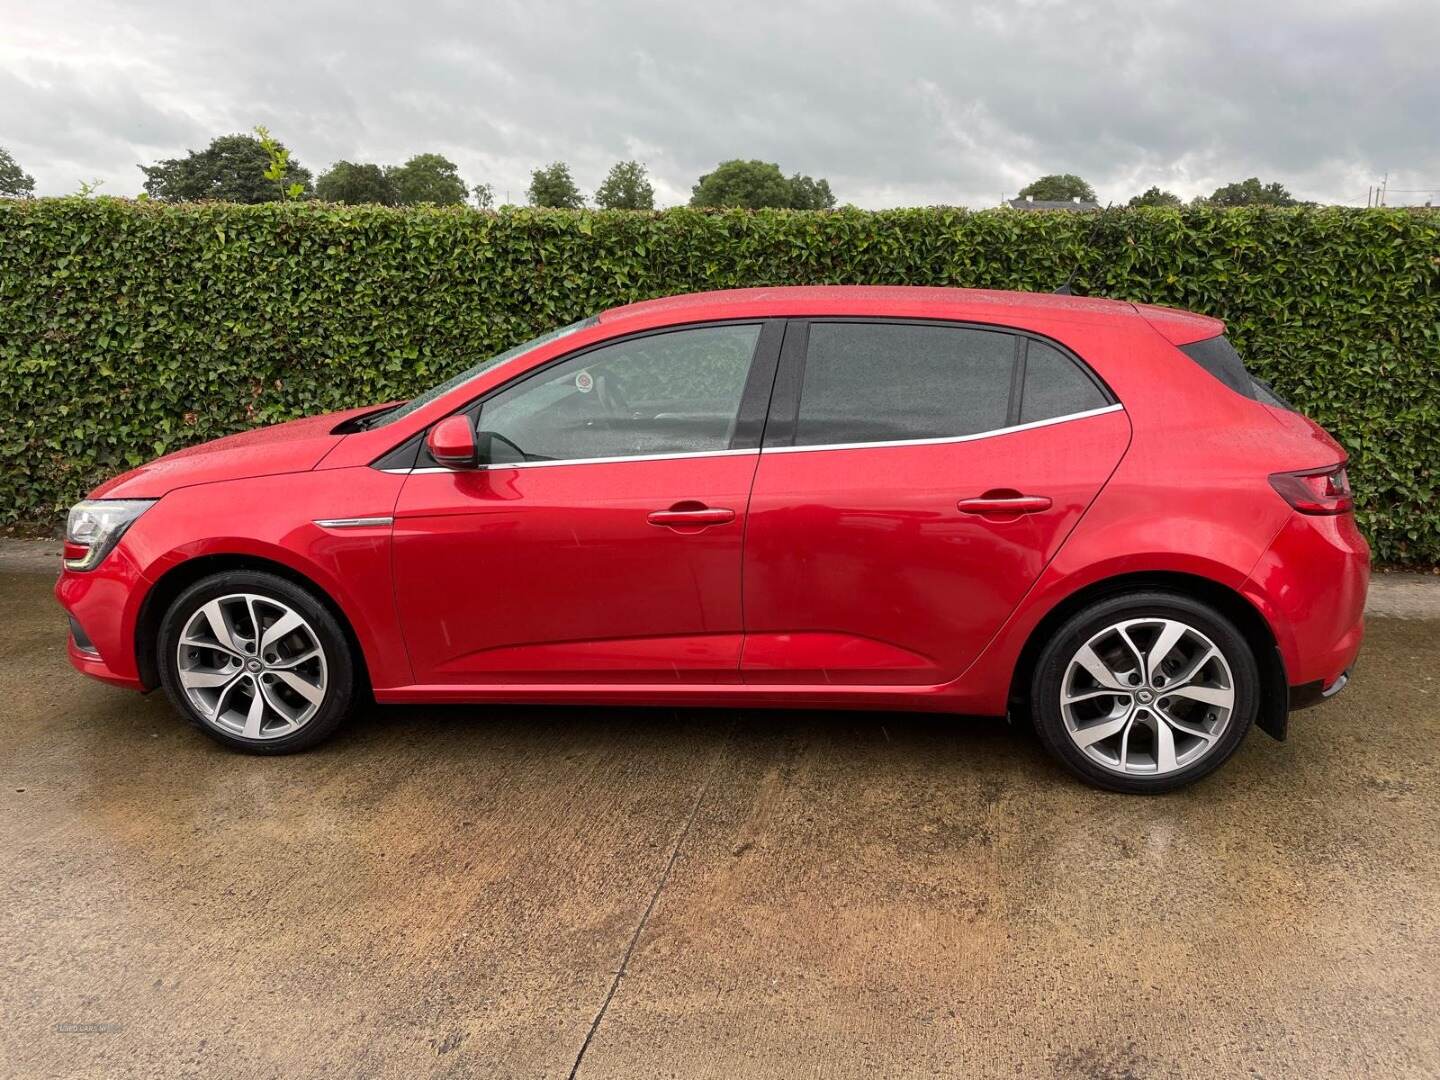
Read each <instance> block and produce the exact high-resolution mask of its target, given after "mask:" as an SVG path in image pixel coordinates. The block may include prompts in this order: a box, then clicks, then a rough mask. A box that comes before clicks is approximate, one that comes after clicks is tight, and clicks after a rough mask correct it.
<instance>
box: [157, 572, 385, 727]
mask: <svg viewBox="0 0 1440 1080" xmlns="http://www.w3.org/2000/svg"><path fill="white" fill-rule="evenodd" d="M159 661H160V681H161V683H162V684H163V685H164V687H165V693H166V696H168V697H169V699H170V701H171V703H172V704H173V705H174V706H175V707H176V708H177V709H178V710H179V711H180V712H182V713H184V714H185V715H186V716H187V717H189V719H190V720H191V722H192V723H194V724H195V725H196V726H197V727H199V728H200V729H201V730H202V731H204V732H205V734H207V735H209V736H210V737H211V738H213V739H215V740H217V741H218V742H221V743H224V744H225V745H226V746H229V747H233V748H234V749H237V750H244V751H246V752H247V753H252V754H286V753H291V752H293V751H296V750H304V749H306V748H308V747H311V746H314V745H315V744H316V743H318V742H320V741H321V740H323V739H325V738H327V737H329V736H330V735H331V734H332V733H333V732H334V731H335V729H336V728H337V727H339V726H340V724H341V722H342V721H343V720H344V719H345V717H346V715H347V714H348V713H349V711H350V706H351V702H352V701H353V700H354V699H355V683H356V665H355V661H354V658H353V656H352V655H351V650H350V644H349V642H348V641H347V640H346V638H345V634H344V631H343V630H342V629H341V627H340V624H339V623H338V622H337V621H336V619H335V616H334V615H332V614H331V613H330V611H329V610H328V609H327V608H326V607H325V606H324V605H323V604H322V603H320V602H319V601H318V600H317V599H316V598H315V597H314V596H312V595H311V594H310V593H309V592H307V591H306V590H304V589H302V588H300V587H299V586H298V585H296V584H294V583H293V582H291V581H287V580H286V579H285V578H282V577H279V576H277V575H275V574H267V573H263V572H260V571H249V570H243V571H228V572H225V573H220V574H215V575H213V576H211V577H207V578H204V579H202V580H200V581H198V582H196V583H195V584H194V585H191V586H190V587H189V588H188V589H186V590H185V591H184V592H182V593H181V594H180V595H179V596H178V597H176V599H175V602H174V603H173V604H171V605H170V609H169V610H168V611H167V612H166V613H165V617H164V619H163V620H161V623H160V641H159Z"/></svg>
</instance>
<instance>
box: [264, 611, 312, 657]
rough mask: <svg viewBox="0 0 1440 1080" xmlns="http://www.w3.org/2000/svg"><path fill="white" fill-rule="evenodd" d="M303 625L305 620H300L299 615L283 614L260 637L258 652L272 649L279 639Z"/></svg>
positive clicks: (288, 612) (289, 612) (291, 612)
mask: <svg viewBox="0 0 1440 1080" xmlns="http://www.w3.org/2000/svg"><path fill="white" fill-rule="evenodd" d="M257 625H258V624H257ZM304 625H305V620H304V619H302V618H300V616H299V615H296V614H295V612H293V611H287V612H285V614H284V615H281V616H280V618H278V619H276V620H275V622H274V624H273V625H271V626H270V628H269V629H267V630H266V631H265V633H264V634H263V635H262V636H261V638H260V651H261V652H262V653H263V652H265V651H266V650H267V649H270V648H273V647H274V645H275V644H276V643H277V642H278V641H280V639H281V638H283V637H285V636H286V635H287V634H291V633H293V632H294V631H296V630H298V629H300V627H302V626H304Z"/></svg>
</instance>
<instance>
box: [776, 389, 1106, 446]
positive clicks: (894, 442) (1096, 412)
mask: <svg viewBox="0 0 1440 1080" xmlns="http://www.w3.org/2000/svg"><path fill="white" fill-rule="evenodd" d="M1124 411H1125V406H1123V405H1121V404H1120V403H1119V402H1118V401H1117V402H1116V403H1115V404H1114V405H1106V406H1104V407H1103V408H1099V409H1086V410H1085V411H1084V412H1077V413H1066V414H1065V415H1064V416H1051V417H1048V418H1046V419H1044V420H1031V421H1030V422H1029V423H1028V424H1011V425H1010V426H1009V427H1001V428H992V429H991V430H990V431H977V432H975V433H974V434H973V435H942V436H939V437H937V438H932V439H887V440H884V441H877V442H852V443H816V444H815V445H813V446H766V447H764V448H763V450H762V452H763V453H766V454H808V453H812V452H814V451H816V450H869V449H872V448H874V447H877V446H943V445H946V444H948V443H964V442H975V441H976V440H977V439H993V438H995V437H996V436H998V435H1011V434H1014V433H1015V432H1017V431H1030V430H1031V429H1033V428H1042V427H1049V426H1050V425H1052V424H1064V423H1067V422H1069V421H1071V420H1084V419H1086V418H1087V417H1091V416H1102V415H1104V414H1105V413H1112V412H1124Z"/></svg>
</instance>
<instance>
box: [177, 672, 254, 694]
mask: <svg viewBox="0 0 1440 1080" xmlns="http://www.w3.org/2000/svg"><path fill="white" fill-rule="evenodd" d="M178 674H179V676H180V681H181V682H182V683H184V684H185V685H186V686H188V687H191V688H192V689H195V690H212V689H214V688H215V687H217V686H225V685H227V684H229V683H230V682H232V681H233V680H235V679H238V678H239V677H240V676H241V674H243V673H242V672H239V671H235V670H233V669H231V670H228V671H205V670H203V669H201V668H181V669H180V671H179V672H178Z"/></svg>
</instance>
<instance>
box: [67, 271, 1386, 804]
mask: <svg viewBox="0 0 1440 1080" xmlns="http://www.w3.org/2000/svg"><path fill="white" fill-rule="evenodd" d="M1223 335H1224V325H1223V324H1222V323H1220V322H1217V321H1216V320H1214V319H1209V318H1204V317H1201V316H1197V315H1190V314H1185V313H1183V312H1179V311H1172V310H1168V309H1163V308H1150V307H1144V306H1141V305H1136V304H1129V303H1122V302H1118V301H1111V300H1087V299H1077V298H1072V297H1064V296H1046V295H1030V294H1019V293H1001V292H978V291H969V290H960V289H918V288H846V287H835V288H830V287H826V288H789V289H778V288H777V289H754V290H743V291H737V292H721V293H710V294H703V295H696V296H682V297H675V298H672V299H666V300H656V301H651V302H647V303H641V304H634V305H632V306H629V307H622V308H616V309H614V310H611V311H607V312H604V313H603V314H601V315H599V316H597V317H594V318H590V319H586V320H584V321H582V322H578V323H575V324H573V325H571V326H567V327H565V328H563V329H560V330H556V331H554V332H553V333H550V334H546V335H544V336H543V337H540V338H537V339H535V340H534V341H530V342H527V343H525V344H524V345H520V346H518V347H516V348H515V349H512V350H511V351H509V352H507V353H504V354H502V355H501V356H497V357H493V358H491V359H489V360H486V361H484V362H483V363H480V364H478V365H476V366H475V367H473V368H470V369H469V370H467V371H465V372H462V373H461V374H460V375H459V376H457V377H456V378H454V379H452V380H450V381H449V382H447V383H445V384H443V385H441V386H438V387H436V388H434V389H433V390H431V391H429V392H428V393H425V394H422V395H421V396H420V397H418V398H416V399H415V400H413V401H409V402H406V403H404V404H400V405H390V406H386V407H383V408H375V407H370V408H366V409H356V410H353V411H351V412H347V413H341V414H338V415H332V416H324V417H315V418H312V419H307V420H298V421H295V422H293V423H289V424H282V425H280V426H278V427H273V428H268V429H264V430H258V431H252V432H248V433H245V434H241V435H235V436H231V437H229V438H225V439H220V440H218V441H216V442H212V443H208V444H206V445H204V446H198V447H194V448H192V449H189V450H184V451H181V452H180V453H176V454H171V455H169V456H167V457H163V458H160V459H159V460H158V461H155V462H152V463H151V464H149V465H145V466H142V467H141V468H139V469H136V470H134V471H133V472H130V473H126V474H125V475H124V476H120V477H118V478H116V479H114V480H112V481H110V482H109V483H107V484H104V485H102V486H101V487H100V488H98V489H97V490H95V491H94V492H93V493H92V494H91V496H90V498H89V499H87V500H86V501H85V502H83V503H81V504H79V505H78V506H76V507H75V508H74V510H72V511H71V515H70V522H69V535H68V538H67V543H66V548H65V568H64V571H63V573H62V574H61V577H60V581H59V584H58V585H57V586H56V595H57V596H58V597H59V600H60V603H61V604H62V605H63V606H64V607H65V609H66V611H67V612H68V613H69V614H70V620H71V621H70V628H71V636H70V644H69V654H70V659H71V662H72V663H73V664H74V665H75V666H76V667H77V668H79V669H80V670H81V671H83V672H85V673H87V674H90V675H94V676H96V677H98V678H101V679H105V680H107V681H109V682H113V683H118V684H120V685H122V686H127V687H132V688H135V689H145V690H148V689H151V688H153V687H156V686H164V688H165V691H166V693H167V694H168V695H169V696H170V699H171V700H172V701H173V702H174V704H175V706H176V708H178V709H179V710H180V711H181V712H183V713H184V714H185V715H187V716H188V717H189V718H190V719H191V720H192V721H194V722H195V723H196V724H197V725H198V726H199V727H200V728H201V729H202V730H204V731H205V732H206V733H207V734H209V735H211V736H213V737H214V738H216V739H218V740H220V741H221V742H223V743H225V744H226V745H228V746H232V747H236V748H238V749H242V750H249V751H253V752H259V753H282V752H286V751H291V750H299V749H301V748H304V747H308V746H311V745H313V744H315V743H317V742H319V741H320V740H321V739H323V738H325V737H326V736H328V735H330V734H331V733H332V732H333V731H334V730H335V729H336V728H337V727H338V726H339V725H340V723H341V722H342V721H343V720H344V719H345V717H346V715H347V714H348V713H349V712H350V711H351V709H352V708H353V706H354V705H355V703H356V702H357V701H359V700H360V699H361V698H362V697H363V696H365V695H373V696H374V698H375V699H376V700H377V701H380V702H502V701H503V702H597V703H599V702H604V703H610V704H633V705H658V704H669V705H681V704H683V705H730V706H736V705H750V706H757V707H771V706H804V707H808V708H815V707H821V708H824V707H832V708H870V709H925V710H933V711H943V712H951V713H964V714H972V715H1002V714H1005V713H1007V712H1017V711H1019V712H1028V713H1029V714H1030V715H1031V716H1032V717H1033V720H1034V723H1035V726H1036V728H1037V730H1038V731H1039V733H1040V736H1041V738H1042V739H1043V740H1044V742H1045V744H1046V745H1047V746H1048V747H1049V748H1050V750H1052V751H1053V752H1054V754H1055V755H1056V756H1057V757H1058V758H1059V759H1060V760H1061V761H1062V762H1063V763H1065V764H1066V765H1068V766H1069V767H1070V768H1071V769H1073V770H1074V771H1075V772H1077V773H1079V774H1080V775H1081V776H1083V777H1085V778H1086V779H1088V780H1090V781H1092V782H1094V783H1096V784H1099V785H1102V786H1105V787H1110V788H1115V789H1119V790H1124V791H1146V792H1149V791H1161V790H1165V789H1168V788H1173V787H1176V786H1178V785H1180V784H1184V783H1187V782H1188V781H1191V780H1194V779H1195V778H1196V777H1199V776H1202V775H1204V774H1205V773H1207V772H1209V771H1210V770H1212V769H1214V768H1216V767H1217V766H1218V765H1220V764H1221V763H1222V762H1223V761H1224V760H1225V759H1226V758H1227V757H1229V756H1230V754H1231V753H1232V752H1234V750H1235V748H1236V747H1237V746H1238V745H1239V743H1240V741H1241V739H1242V738H1243V737H1244V736H1245V733H1246V732H1247V731H1248V730H1249V729H1250V727H1251V725H1252V724H1256V725H1258V726H1259V727H1261V728H1262V729H1263V730H1265V731H1267V732H1269V733H1270V734H1272V735H1274V736H1276V737H1281V738H1283V737H1284V734H1285V730H1286V723H1287V715H1288V712H1289V710H1291V709H1294V708H1296V707H1298V706H1300V705H1304V704H1310V703H1313V702H1315V701H1319V700H1321V699H1322V698H1325V697H1328V696H1329V695H1331V694H1333V693H1335V692H1336V691H1338V690H1339V689H1340V688H1341V687H1342V686H1343V685H1344V684H1345V681H1346V678H1347V671H1348V669H1349V667H1350V665H1351V663H1352V662H1353V661H1354V659H1355V655H1356V652H1357V651H1358V649H1359V647H1360V639H1361V632H1362V612H1363V609H1364V605H1365V589H1366V583H1367V580H1368V573H1369V571H1368V565H1369V551H1368V549H1367V547H1366V545H1365V541H1364V540H1363V539H1362V538H1361V536H1360V534H1359V532H1358V531H1357V529H1356V527H1355V520H1354V515H1353V513H1352V512H1351V496H1350V491H1349V488H1348V486H1347V482H1346V477H1345V469H1344V463H1345V454H1344V452H1343V451H1342V450H1341V448H1340V447H1339V446H1338V445H1337V444H1336V443H1335V441H1334V440H1333V439H1331V438H1330V437H1329V436H1328V435H1326V434H1325V432H1324V431H1322V430H1321V429H1320V428H1319V427H1317V426H1316V425H1315V424H1314V423H1312V422H1311V421H1309V420H1307V419H1305V418H1304V417H1303V416H1300V415H1298V414H1297V413H1295V412H1294V411H1292V410H1291V409H1289V408H1288V407H1287V406H1286V405H1285V404H1284V402H1282V401H1280V400H1279V399H1278V398H1277V397H1276V396H1275V395H1274V394H1273V393H1272V392H1270V391H1269V390H1268V388H1267V387H1265V386H1264V385H1263V384H1262V383H1260V382H1259V381H1258V380H1256V379H1254V378H1252V377H1251V376H1250V374H1249V373H1248V372H1247V371H1246V370H1245V367H1244V365H1243V363H1242V362H1241V360H1240V358H1239V356H1237V355H1236V353H1235V350H1234V349H1233V348H1232V347H1231V346H1230V344H1229V342H1228V341H1227V340H1226V339H1225V337H1224V336H1223Z"/></svg>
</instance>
